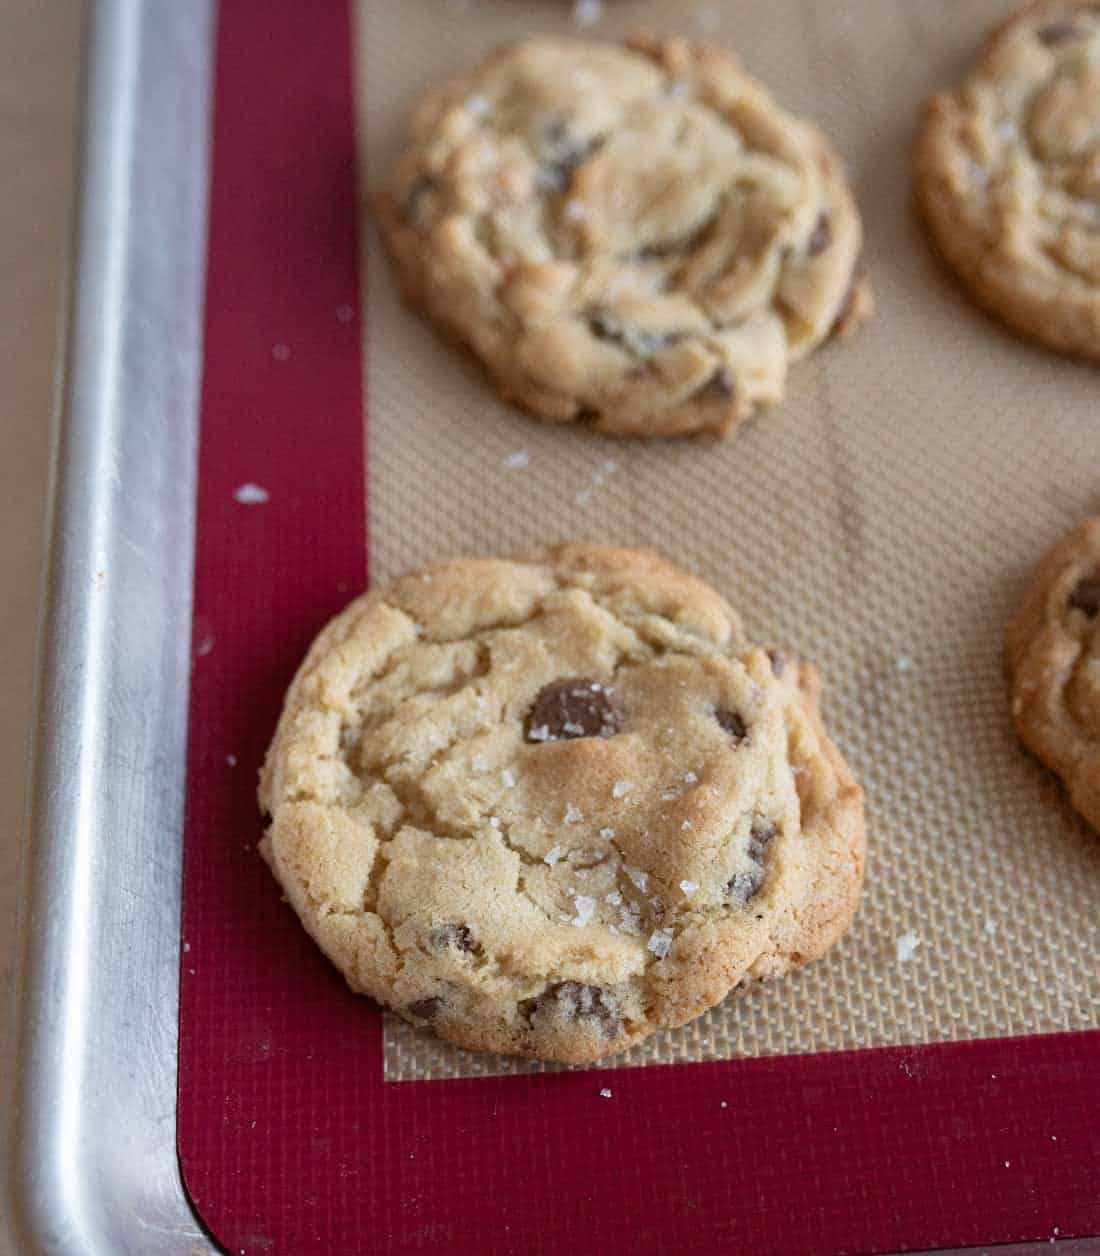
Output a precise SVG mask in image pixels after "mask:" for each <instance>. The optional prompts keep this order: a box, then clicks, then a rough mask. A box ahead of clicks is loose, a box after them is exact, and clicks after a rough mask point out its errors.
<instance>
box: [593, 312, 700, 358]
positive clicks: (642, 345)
mask: <svg viewBox="0 0 1100 1256" xmlns="http://www.w3.org/2000/svg"><path fill="white" fill-rule="evenodd" d="M588 330H589V331H590V332H591V333H592V335H593V336H595V337H596V339H597V340H609V341H610V342H611V343H612V344H616V345H618V346H619V348H620V349H625V350H626V351H627V353H632V354H633V355H634V356H635V357H636V358H648V357H652V356H653V354H655V353H656V352H657V351H658V350H659V349H664V348H665V347H667V346H668V345H670V344H675V343H676V341H677V340H680V339H682V334H681V333H680V332H675V331H662V332H656V331H645V330H644V329H642V328H640V327H631V326H630V325H629V324H627V323H624V322H623V320H622V319H621V318H620V317H619V316H618V314H616V313H615V311H614V310H607V309H603V308H597V309H594V310H592V312H591V313H590V314H589V315H588Z"/></svg>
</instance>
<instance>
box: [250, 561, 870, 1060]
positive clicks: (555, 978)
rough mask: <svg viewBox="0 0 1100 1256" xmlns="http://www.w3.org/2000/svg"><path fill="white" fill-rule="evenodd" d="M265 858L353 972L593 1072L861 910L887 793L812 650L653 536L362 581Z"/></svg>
mask: <svg viewBox="0 0 1100 1256" xmlns="http://www.w3.org/2000/svg"><path fill="white" fill-rule="evenodd" d="M260 804H261V807H262V808H263V809H264V810H265V811H266V812H269V813H270V822H269V826H268V830H267V833H266V835H265V838H264V841H263V843H262V846H261V849H262V851H263V854H264V856H265V858H266V859H267V860H268V862H269V863H270V865H271V867H272V869H273V871H274V873H275V875H276V877H277V879H278V880H279V882H280V883H281V885H282V886H283V889H284V891H285V893H286V895H287V898H288V899H289V901H290V903H291V904H292V905H293V907H294V908H295V910H296V911H297V912H298V915H299V916H300V918H301V920H302V922H303V924H304V925H305V927H306V928H307V929H308V930H309V932H310V933H311V934H312V936H313V937H314V939H315V940H316V941H317V942H318V943H319V944H320V946H321V947H322V948H323V949H324V951H325V952H326V953H327V954H328V955H329V957H330V958H331V959H332V961H333V962H334V963H335V964H336V965H337V967H338V968H340V970H341V971H342V972H343V973H344V975H345V976H346V977H347V979H348V981H349V983H350V984H351V986H352V987H353V989H355V990H358V991H362V992H365V993H367V994H369V995H372V996H373V997H374V998H376V999H377V1000H379V1001H380V1002H382V1003H384V1004H386V1005H388V1006H389V1007H392V1008H394V1009H395V1010H396V1011H398V1012H400V1013H401V1014H402V1015H403V1016H405V1017H406V1018H407V1019H409V1020H411V1021H412V1022H414V1023H416V1024H419V1025H430V1026H432V1027H433V1028H434V1029H435V1031H436V1032H437V1033H438V1034H439V1035H440V1036H441V1037H443V1038H446V1039H449V1040H450V1041H452V1042H455V1043H457V1044H459V1045H461V1046H464V1047H468V1048H473V1049H480V1050H493V1051H502V1052H508V1053H516V1054H521V1055H526V1056H530V1057H534V1058H542V1059H552V1060H560V1061H565V1062H584V1061H588V1060H592V1059H596V1058H598V1057H600V1056H603V1055H607V1054H610V1053H612V1052H616V1051H621V1050H623V1049H625V1048H626V1047H629V1046H630V1045H632V1044H633V1043H635V1042H638V1041H640V1040H641V1039H642V1038H645V1037H647V1036H648V1035H649V1034H651V1033H653V1032H654V1031H655V1030H656V1029H658V1028H661V1027H665V1026H677V1025H681V1024H684V1023H686V1022H687V1021H689V1020H691V1019H693V1018H694V1017H696V1016H698V1015H700V1014H701V1013H702V1012H704V1011H705V1010H706V1009H707V1008H708V1007H710V1006H712V1005H713V1004H714V1003H717V1002H718V1001H720V1000H721V999H723V998H724V997H725V996H726V994H728V993H729V991H730V990H731V989H732V987H733V986H735V985H736V984H737V983H738V982H739V981H740V980H741V979H742V978H744V977H752V978H763V977H769V976H773V975H777V974H779V973H782V972H784V971H786V970H787V969H789V968H791V967H794V966H797V965H799V964H802V963H805V962H806V961H808V960H811V959H814V958H816V957H818V956H819V955H821V954H822V953H823V952H824V951H825V950H826V949H827V948H828V947H829V946H830V945H831V944H832V943H833V942H834V941H836V939H837V938H838V937H839V936H840V935H841V934H842V933H843V932H844V930H845V929H846V927H847V925H848V923H849V921H850V919H851V917H852V914H853V912H854V910H855V905H856V900H857V897H858V893H859V886H860V881H861V876H862V866H863V846H864V829H863V805H862V794H861V791H860V790H859V788H858V786H857V785H856V784H855V782H854V781H853V780H852V777H851V775H850V773H849V771H848V769H847V767H846V766H845V764H844V761H843V760H842V758H841V757H840V755H839V753H838V752H837V750H836V748H835V747H834V746H833V744H832V743H831V742H830V740H829V739H828V737H827V736H826V734H825V732H824V729H823V728H822V725H821V722H820V719H819V716H818V711H817V681H816V675H815V673H814V672H813V669H812V668H810V667H808V666H806V665H804V664H799V663H798V662H796V661H795V660H793V659H790V658H788V657H785V656H783V655H781V654H779V653H777V652H774V651H773V652H771V653H770V654H769V652H767V651H765V650H762V649H760V648H758V647H756V646H753V645H750V644H749V643H748V642H747V641H746V640H745V639H744V637H743V634H742V631H741V628H740V625H739V622H738V620H737V617H736V615H735V613H734V612H733V611H732V610H731V608H730V607H729V605H728V604H727V603H726V602H725V601H724V600H723V599H722V598H720V597H719V596H718V595H717V594H716V593H715V592H713V590H711V589H710V588H709V587H708V586H706V585H705V584H703V583H702V582H701V581H698V580H696V579H694V578H693V577H691V576H688V575H686V574H684V573H683V572H681V571H679V570H677V569H676V568H675V567H673V566H672V565H671V564H669V563H667V562H665V561H664V560H663V559H660V558H659V557H657V556H656V555H654V554H651V553H648V552H641V551H635V550H623V549H613V548H609V547H603V546H585V545H566V546H560V547H557V548H555V549H551V550H546V551H544V552H541V553H537V554H533V555H529V556H524V557H521V558H516V559H511V560H490V559H470V560H460V561H455V562H451V563H447V564H444V565H441V566H437V567H433V568H429V569H427V570H426V571H423V572H419V573H414V574H412V575H408V576H405V577H404V578H402V579H399V580H397V581H395V582H394V583H393V584H391V585H389V586H387V587H385V588H381V589H378V590H375V591H372V592H370V593H368V594H365V595H364V596H363V597H361V598H359V599H358V600H356V601H355V602H353V603H352V604H351V605H350V606H349V607H348V608H347V609H346V610H345V611H344V612H343V613H342V614H341V615H339V616H338V617H337V618H336V619H335V620H333V621H332V622H331V623H330V624H329V625H328V627H327V628H325V630H324V631H323V632H322V633H321V634H320V636H319V637H318V638H317V640H316V642H315V643H314V645H313V647H312V648H311V650H310V651H309V654H308V656H307V658H306V660H305V662H304V663H303V664H302V667H301V668H300V670H299V672H298V675H297V676H296V678H295V680H294V682H293V684H292V685H291V687H290V690H289V692H288V694H287V699H286V704H285V707H284V711H283V715H282V717H281V720H280V723H279V727H278V731H277V733H276V736H275V739H274V741H273V743H272V746H271V748H270V750H269V752H268V757H267V761H266V763H265V766H264V770H263V773H262V778H261V788H260Z"/></svg>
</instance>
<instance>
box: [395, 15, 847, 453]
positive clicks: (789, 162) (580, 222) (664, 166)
mask: <svg viewBox="0 0 1100 1256" xmlns="http://www.w3.org/2000/svg"><path fill="white" fill-rule="evenodd" d="M377 209H378V217H379V220H380V223H381V227H382V232H383V235H384V237H385V239H386V242H387V244H388V246H389V249H390V252H391V254H392V256H393V258H394V260H395V263H396V266H397V270H398V273H399V276H400V279H401V282H402V286H403V288H404V291H405V294H406V296H407V297H408V298H409V299H410V300H411V301H412V302H413V303H414V304H416V305H418V306H422V307H423V308H424V309H425V310H426V311H427V313H428V314H429V315H430V316H431V317H432V318H433V319H434V320H435V321H436V322H437V323H438V324H440V325H441V326H442V327H443V328H444V329H445V330H447V331H448V332H450V333H451V334H452V335H453V336H455V337H456V338H457V339H458V340H460V341H461V342H462V343H463V344H465V345H466V346H467V347H468V348H470V349H472V350H473V352H474V353H475V354H476V355H477V356H478V357H479V358H480V359H481V360H482V362H483V363H484V364H485V366H486V367H487V369H488V370H489V372H490V374H491V375H492V376H493V377H494V379H495V380H496V382H497V383H498V385H499V387H500V389H501V392H502V394H503V395H504V397H505V398H506V399H507V400H511V401H514V402H517V403H519V404H520V405H522V406H524V407H525V408H527V409H528V410H530V411H532V412H534V413H535V414H537V415H539V416H540V417H542V418H544V419H548V420H550V421H552V422H557V423H568V422H571V421H574V420H578V419H581V420H590V421H591V422H592V423H593V425H594V426H595V427H596V428H598V429H599V430H601V431H605V432H611V433H617V434H621V435H635V436H656V435H673V434H677V433H684V432H697V431H710V432H716V433H721V432H725V431H727V430H728V429H729V428H731V427H732V426H733V425H734V424H735V423H737V422H738V421H739V420H741V419H744V418H746V417H748V416H749V415H751V414H752V413H754V412H755V410H756V409H757V408H758V407H759V406H761V405H763V404H766V403H771V402H775V401H778V400H779V399H780V397H781V396H782V395H783V390H784V386H785V381H786V375H787V367H788V363H789V362H790V361H792V360H794V359H796V358H799V357H802V356H803V355H805V354H806V353H808V352H809V351H810V350H812V349H814V348H815V347H816V346H818V345H820V344H821V343H822V342H823V341H824V340H826V339H828V338H829V337H830V336H831V335H835V334H841V333H843V332H845V331H847V330H849V329H850V328H852V327H854V326H855V325H856V324H857V323H858V322H859V321H861V319H862V318H863V317H865V316H866V314H867V313H869V311H870V303H871V302H870V288H869V286H868V283H867V281H866V279H865V278H864V277H863V275H862V272H861V271H860V270H859V266H858V258H859V251H860V243H861V227H860V220H859V215H858V212H857V210H856V207H855V203H854V201H853V199H852V195H851V193H850V191H849V189H848V186H847V183H846V182H845V179H844V175H843V172H842V170H841V165H840V161H839V159H838V158H837V156H836V154H835V153H834V152H833V150H832V148H831V147H830V145H829V144H828V143H827V142H826V141H825V139H824V138H823V137H822V136H821V135H820V134H819V133H818V132H817V131H816V130H815V129H814V128H813V127H811V126H809V125H808V124H806V123H805V122H803V121H801V120H799V119H797V118H795V117H793V116H792V115H790V114H788V113H786V112H785V111H784V110H782V109H781V108H779V106H777V105H776V104H775V102H774V101H773V100H772V99H771V97H770V96H769V95H768V93H767V92H766V91H765V90H764V89H763V88H762V87H761V86H760V85H759V84H758V83H756V82H754V81H753V80H752V79H751V78H749V77H748V76H747V75H746V74H744V72H743V71H742V70H741V69H740V68H739V67H738V65H737V63H736V61H735V60H734V59H733V58H732V57H731V56H730V55H729V54H728V53H726V52H725V51H723V50H721V49H719V48H716V47H713V46H707V45H692V44H688V43H687V42H685V41H683V40H679V39H669V40H644V39H637V40H634V41H632V42H631V44H630V45H628V46H627V47H619V46H616V45H612V44H600V43H587V42H574V41H567V40H557V39H534V40H530V41H527V42H524V43H519V44H515V45H512V46H509V47H506V48H504V49H502V50H501V51H499V52H497V53H495V54H494V55H493V56H491V57H489V59H488V60H487V61H485V62H484V63H483V64H482V65H481V66H480V67H479V68H477V69H476V70H474V71H473V72H472V73H470V74H469V75H467V76H465V77H463V78H460V79H456V80H454V81H453V82H451V83H449V84H447V85H446V86H444V87H443V88H441V89H439V90H437V91H435V92H433V93H432V94H430V95H429V96H428V97H427V98H426V99H424V100H423V101H422V102H421V103H420V105H419V106H418V107H417V109H416V110H415V111H414V113H413V118H412V123H411V136H410V147H409V148H408V150H407V151H406V152H405V154H404V155H403V157H402V158H401V159H400V161H399V162H398V164H397V167H396V170H395V173H394V176H393V178H392V180H391V181H390V184H389V186H388V188H387V190H386V191H385V192H384V193H383V194H382V195H381V196H380V197H379V199H378V205H377Z"/></svg>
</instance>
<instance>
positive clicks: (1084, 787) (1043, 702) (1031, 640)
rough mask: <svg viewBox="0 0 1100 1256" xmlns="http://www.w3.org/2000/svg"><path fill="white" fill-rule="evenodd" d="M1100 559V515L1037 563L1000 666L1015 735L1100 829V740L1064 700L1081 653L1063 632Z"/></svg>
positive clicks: (1011, 623) (1007, 634) (1009, 630)
mask: <svg viewBox="0 0 1100 1256" xmlns="http://www.w3.org/2000/svg"><path fill="white" fill-rule="evenodd" d="M1098 562H1100V515H1097V516H1094V517H1093V518H1091V519H1086V520H1085V522H1084V523H1082V524H1080V525H1079V526H1078V527H1076V528H1074V530H1073V531H1072V532H1070V533H1069V534H1068V536H1065V537H1063V538H1062V540H1061V541H1059V542H1058V544H1057V545H1055V546H1054V548H1053V549H1052V550H1051V551H1050V552H1049V553H1048V554H1047V555H1046V556H1045V557H1044V558H1043V559H1042V561H1041V562H1040V563H1039V565H1038V567H1037V568H1036V569H1035V573H1034V575H1033V576H1032V578H1031V582H1030V584H1029V586H1028V591H1027V593H1026V594H1025V595H1024V599H1023V601H1022V602H1021V604H1020V607H1019V609H1018V610H1017V612H1016V614H1015V615H1014V616H1013V618H1012V619H1011V620H1010V621H1009V624H1008V627H1007V629H1006V630H1005V665H1006V670H1007V672H1008V678H1009V684H1010V689H1011V702H1012V722H1013V725H1014V727H1015V729H1016V733H1017V735H1018V736H1019V738H1020V740H1021V741H1022V742H1023V743H1024V745H1025V746H1026V747H1027V748H1028V750H1030V751H1031V753H1032V754H1033V755H1035V757H1036V758H1037V759H1038V760H1039V761H1040V762H1041V763H1042V764H1044V766H1046V767H1048V768H1050V770H1051V771H1052V772H1054V773H1056V774H1057V775H1058V776H1059V777H1060V778H1061V780H1062V782H1063V784H1064V785H1065V787H1066V791H1067V793H1068V795H1069V799H1070V802H1071V803H1072V805H1073V807H1074V808H1075V810H1077V811H1078V812H1080V814H1081V815H1083V816H1084V817H1085V819H1086V820H1087V821H1088V822H1089V824H1091V825H1092V827H1093V828H1094V829H1097V830H1098V831H1100V743H1098V742H1097V740H1096V739H1095V738H1092V737H1090V736H1089V734H1088V733H1086V732H1085V731H1084V730H1083V729H1082V728H1081V727H1080V725H1079V724H1078V723H1077V722H1076V720H1074V718H1073V716H1072V715H1071V714H1070V712H1069V711H1068V709H1067V708H1066V705H1065V702H1064V700H1063V695H1064V693H1065V689H1066V685H1067V684H1068V682H1069V679H1070V676H1071V675H1072V673H1073V668H1074V665H1075V663H1076V662H1077V658H1078V655H1079V652H1080V651H1079V648H1078V646H1077V643H1076V642H1075V641H1073V640H1072V639H1071V638H1069V637H1068V636H1067V634H1066V633H1065V632H1063V631H1061V630H1060V623H1061V617H1062V615H1063V614H1064V607H1065V600H1066V597H1067V596H1068V594H1069V592H1070V589H1071V587H1072V586H1073V585H1074V584H1076V583H1077V581H1078V580H1079V579H1080V578H1081V577H1082V576H1084V575H1087V574H1088V573H1089V572H1091V571H1092V570H1094V569H1095V568H1096V565H1097V563H1098Z"/></svg>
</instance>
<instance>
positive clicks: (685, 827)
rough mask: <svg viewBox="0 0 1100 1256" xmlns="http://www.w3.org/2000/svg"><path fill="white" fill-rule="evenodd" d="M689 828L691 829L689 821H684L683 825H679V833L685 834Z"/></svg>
mask: <svg viewBox="0 0 1100 1256" xmlns="http://www.w3.org/2000/svg"><path fill="white" fill-rule="evenodd" d="M690 828H691V821H690V820H685V821H684V822H683V824H681V825H680V832H681V833H686V832H687V831H688V829H690Z"/></svg>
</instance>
